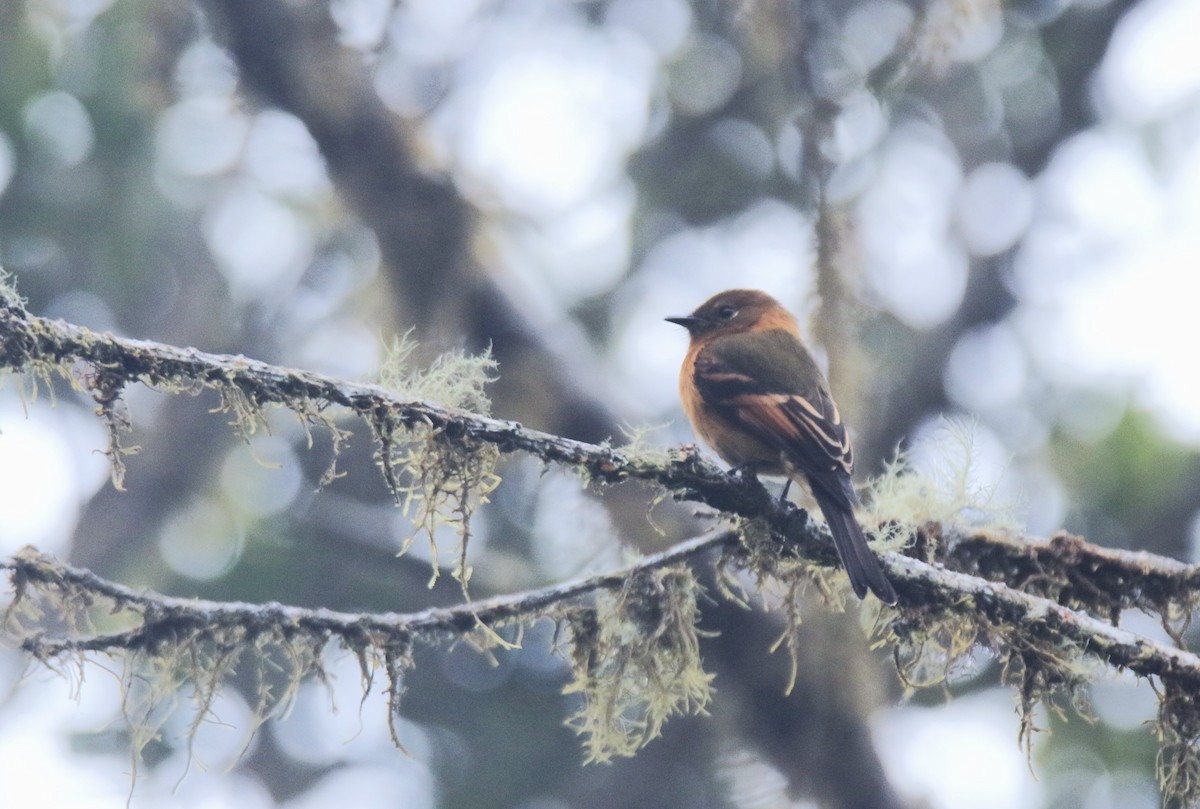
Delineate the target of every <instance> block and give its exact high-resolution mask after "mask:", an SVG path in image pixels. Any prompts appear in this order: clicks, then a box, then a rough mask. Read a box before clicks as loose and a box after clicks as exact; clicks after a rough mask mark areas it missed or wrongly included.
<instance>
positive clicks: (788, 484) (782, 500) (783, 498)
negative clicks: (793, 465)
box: [779, 478, 792, 503]
mask: <svg viewBox="0 0 1200 809" xmlns="http://www.w3.org/2000/svg"><path fill="white" fill-rule="evenodd" d="M791 488H792V479H791V478H788V479H787V482H786V483H784V484H783V491H782V492H780V493H779V502H780V503H786V502H787V496H788V490H789V489H791Z"/></svg>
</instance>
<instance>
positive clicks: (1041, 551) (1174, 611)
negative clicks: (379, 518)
mask: <svg viewBox="0 0 1200 809" xmlns="http://www.w3.org/2000/svg"><path fill="white" fill-rule="evenodd" d="M76 363H84V364H86V365H88V366H91V367H92V368H94V369H97V370H99V371H102V373H100V374H98V375H89V374H86V373H85V374H83V375H82V383H83V384H84V385H91V384H92V382H91V380H92V379H97V380H103V391H104V392H105V395H104V397H102V398H103V399H104V402H105V403H106V405H105V406H106V407H110V408H111V400H110V399H109V398H107V396H108V394H107V392H108V391H112V390H119V389H122V388H123V386H125V385H128V384H130V383H133V382H141V383H144V384H146V385H150V386H155V387H161V388H165V389H167V390H181V391H189V392H190V391H195V390H196V389H197V387H198V386H199V387H206V386H208V387H216V388H218V389H221V390H233V391H236V392H237V393H238V395H239V397H240V398H241V399H242V401H244V402H245V403H247V405H248V406H249V407H251V408H253V409H254V410H256V411H258V410H261V409H262V408H264V407H265V406H267V405H272V404H273V405H279V406H282V407H286V408H290V409H292V410H294V411H296V412H297V413H298V414H300V415H301V416H302V417H305V418H311V417H312V416H313V415H314V414H323V413H325V412H326V411H327V410H328V408H330V407H331V406H334V405H336V406H341V407H345V408H347V409H349V410H351V411H353V412H354V413H356V414H358V415H360V416H361V417H363V418H364V419H365V420H366V421H367V422H368V424H370V425H372V427H373V428H374V429H375V431H376V433H377V434H378V433H379V432H380V429H379V425H393V426H396V427H399V428H410V427H414V426H419V427H421V428H422V429H429V430H431V431H433V432H436V434H437V436H438V441H440V442H442V443H444V444H446V445H449V446H458V447H460V448H462V449H463V450H465V451H467V452H477V451H478V448H479V447H480V446H482V445H488V446H492V447H495V448H496V449H497V450H499V452H501V453H505V454H508V453H517V452H522V453H527V454H529V455H532V456H534V457H537V458H539V459H541V460H543V461H545V462H547V463H555V464H560V465H563V466H569V467H573V468H575V469H578V470H580V471H582V472H584V473H585V474H586V475H587V476H588V477H589V478H590V479H591V480H592V481H595V482H597V483H601V484H613V483H619V482H621V481H624V480H630V479H638V480H644V481H648V482H651V483H655V484H658V485H659V486H661V487H663V488H664V489H665V490H667V491H668V492H669V493H670V495H671V496H672V497H674V498H675V499H677V500H691V501H696V502H700V503H703V504H705V505H708V506H710V507H712V508H714V509H717V510H718V511H721V512H724V513H726V514H729V515H731V516H735V517H739V518H742V519H745V520H755V521H757V522H758V523H759V524H760V525H762V526H763V527H765V528H766V529H767V530H768V531H769V532H770V533H771V534H774V535H775V536H776V537H777V538H781V539H783V541H785V542H786V543H787V544H788V545H789V546H790V547H793V548H794V552H795V554H796V555H797V556H799V557H800V558H803V559H805V560H807V561H810V562H814V563H817V564H821V565H827V566H833V565H835V564H836V556H835V554H834V551H833V547H832V545H831V544H830V543H829V541H828V539H827V536H826V535H825V533H824V531H822V530H821V529H819V528H818V527H816V526H815V525H814V524H813V523H811V522H810V521H809V519H808V515H807V514H806V512H804V511H803V510H801V509H797V508H794V507H792V506H791V505H789V504H786V503H782V504H781V503H779V502H778V501H777V500H776V499H775V498H774V497H772V496H771V495H770V494H769V493H768V492H767V491H766V490H765V489H764V488H763V487H761V486H759V485H756V484H755V483H754V482H753V481H750V482H747V481H745V480H742V479H741V478H739V477H736V476H731V475H729V474H727V473H725V472H723V471H721V470H720V469H718V468H717V467H716V466H714V465H713V464H711V463H709V462H708V461H707V460H705V458H704V457H703V456H702V455H701V454H700V453H699V452H697V451H696V450H695V449H694V448H692V447H685V448H682V449H680V450H677V451H673V452H672V453H670V455H669V457H668V458H667V459H666V460H657V459H651V458H647V457H645V456H641V455H635V454H632V453H627V452H622V451H620V450H618V449H614V448H613V447H610V446H605V445H598V444H590V443H587V442H583V441H575V440H572V439H569V438H564V437H562V436H557V435H552V434H549V433H544V432H540V431H538V430H533V429H530V428H528V427H524V426H522V425H521V424H518V423H517V422H513V421H505V420H502V419H496V418H490V417H487V416H481V415H479V414H476V413H472V412H469V411H466V410H460V409H456V408H451V407H443V406H440V405H437V404H434V403H432V402H428V401H424V400H421V399H413V398H404V397H402V396H398V395H397V394H395V393H391V392H389V391H387V390H385V389H384V388H382V387H380V386H377V385H371V384H364V383H358V382H349V381H346V380H342V379H337V378H334V377H329V376H325V375H322V374H316V373H312V372H309V371H301V370H295V369H290V368H284V367H280V366H276V365H270V364H268V363H264V362H259V361H257V360H253V359H248V358H246V357H243V356H230V355H223V354H209V353H205V352H202V351H197V350H196V349H194V348H178V347H176V346H171V345H166V344H163V343H156V342H151V341H146V340H133V339H128V338H122V337H116V336H113V335H111V334H96V333H94V332H91V331H89V330H88V329H84V328H81V327H79V326H75V325H72V324H70V323H65V322H63V321H52V320H48V319H46V318H41V317H37V316H35V315H32V314H30V313H29V312H27V311H26V310H25V308H24V306H23V305H22V304H21V302H20V301H19V300H18V299H16V298H15V297H13V296H10V295H5V296H0V370H12V371H20V370H34V371H35V372H36V373H38V374H39V375H45V373H46V370H47V369H52V370H57V371H59V372H60V373H63V374H68V373H69V372H70V369H71V368H73V367H74V366H75V364H76ZM75 381H76V382H77V383H78V381H79V377H75ZM101 415H102V416H103V415H104V414H103V413H102V414H101ZM110 426H111V425H110ZM343 438H344V434H343ZM925 540H926V542H923V543H919V544H918V546H917V547H916V548H915V549H914V550H913V551H912V552H913V554H914V555H916V556H917V557H918V558H920V559H922V560H923V561H926V562H933V561H937V562H940V563H942V564H945V565H946V566H947V567H950V568H953V569H956V570H959V571H962V572H966V573H971V574H973V575H976V576H981V577H983V578H987V579H991V580H995V581H1003V582H1006V583H1008V584H1009V585H1010V586H1014V587H1017V588H1018V589H1024V590H1028V591H1030V592H1032V593H1035V594H1038V595H1045V596H1049V597H1051V598H1054V599H1056V600H1058V601H1060V602H1062V603H1063V604H1065V605H1066V606H1070V607H1077V608H1084V609H1087V610H1088V611H1091V612H1094V613H1096V614H1099V615H1102V616H1105V617H1108V618H1110V619H1111V620H1114V621H1115V619H1116V617H1117V616H1118V615H1119V613H1120V611H1121V610H1123V609H1128V608H1138V609H1144V610H1147V611H1150V612H1153V613H1156V614H1160V615H1162V616H1163V617H1164V619H1169V618H1172V617H1178V616H1179V615H1186V614H1187V613H1188V612H1190V610H1191V609H1192V607H1193V606H1194V605H1195V604H1196V601H1197V593H1198V592H1200V569H1198V568H1197V566H1195V565H1185V564H1183V563H1181V562H1177V561H1174V560H1171V559H1166V558H1163V557H1157V556H1153V555H1151V554H1146V553H1140V552H1131V551H1121V550H1113V549H1107V548H1100V547H1098V546H1095V545H1090V544H1088V543H1086V542H1084V541H1083V540H1081V539H1078V538H1076V537H1071V536H1069V535H1065V534H1062V535H1057V536H1055V537H1054V538H1052V539H1050V540H1047V541H1038V540H1030V539H1029V538H1027V537H1012V536H1008V535H1005V534H1002V533H997V532H990V531H977V532H967V531H963V530H961V529H952V528H948V527H947V528H943V527H940V526H930V527H929V530H927V531H926V532H925ZM898 559H899V557H898V556H896V555H895V554H889V555H888V557H887V558H885V566H886V567H887V568H888V569H889V572H897V570H896V565H897V561H898ZM921 569H922V570H931V569H932V568H929V567H928V566H923V567H922V568H921ZM909 574H911V575H913V576H914V578H913V579H912V581H914V582H916V581H921V580H922V579H924V580H926V581H933V579H930V578H929V577H928V576H926V575H925V574H912V572H911V571H909ZM907 580H908V579H907V577H901V581H900V583H899V584H898V587H899V588H900V594H901V597H902V603H904V604H908V605H913V604H915V603H917V600H918V599H919V598H920V597H922V595H923V594H925V593H927V592H929V588H927V587H923V588H917V587H915V586H913V587H910V586H909V585H908V584H907V583H906V582H907Z"/></svg>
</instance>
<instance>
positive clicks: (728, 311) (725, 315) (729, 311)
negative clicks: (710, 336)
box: [717, 306, 738, 320]
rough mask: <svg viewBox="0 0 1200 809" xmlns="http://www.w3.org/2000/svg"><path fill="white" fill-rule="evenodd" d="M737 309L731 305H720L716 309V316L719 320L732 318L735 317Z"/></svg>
mask: <svg viewBox="0 0 1200 809" xmlns="http://www.w3.org/2000/svg"><path fill="white" fill-rule="evenodd" d="M737 313H738V310H737V309H735V308H734V307H732V306H722V307H721V308H720V309H718V310H717V317H719V318H721V320H733V319H734V318H735V317H737Z"/></svg>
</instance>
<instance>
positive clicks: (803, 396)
mask: <svg viewBox="0 0 1200 809" xmlns="http://www.w3.org/2000/svg"><path fill="white" fill-rule="evenodd" d="M695 382H696V388H697V390H698V391H699V392H700V395H701V397H703V399H704V402H705V404H707V405H708V406H710V407H713V408H715V409H717V410H719V411H720V412H722V413H723V414H724V415H727V416H729V417H730V418H732V419H734V420H735V421H736V422H737V423H738V424H740V425H741V426H742V427H743V428H744V429H745V430H746V431H747V432H749V433H751V434H752V435H754V436H755V437H756V438H758V439H759V440H760V441H762V442H764V443H766V444H768V445H770V446H772V447H776V448H778V449H779V451H780V453H781V455H782V456H783V457H784V458H785V459H786V460H787V462H788V463H790V464H791V465H792V466H794V467H795V468H796V470H797V471H799V472H803V473H804V474H805V476H806V477H807V478H808V480H809V482H810V483H811V485H812V486H814V487H819V488H821V489H822V490H823V493H825V494H827V495H828V497H830V498H832V499H833V500H834V501H835V502H838V503H839V504H845V505H846V506H849V505H851V504H852V503H853V502H854V500H855V497H854V490H853V488H852V487H851V486H850V473H851V471H852V470H853V468H854V455H853V451H852V449H851V446H850V437H849V436H848V435H847V434H846V427H845V425H844V424H842V418H841V415H840V414H839V413H838V409H837V405H836V404H834V401H833V397H831V396H830V395H829V391H828V390H827V389H826V387H825V380H824V377H823V376H822V374H821V372H820V369H819V368H817V365H816V362H815V361H814V360H813V358H812V356H811V355H810V354H809V353H808V351H807V350H806V349H805V348H804V346H803V345H802V344H801V343H800V341H799V340H798V339H796V337H795V336H793V335H792V334H790V333H788V332H786V331H783V330H781V329H780V330H770V331H763V332H747V333H743V334H738V335H732V336H729V337H723V338H720V339H717V340H714V341H713V342H712V343H711V344H710V345H709V346H708V347H706V348H705V349H704V350H703V351H701V352H700V354H699V356H697V358H696V372H695Z"/></svg>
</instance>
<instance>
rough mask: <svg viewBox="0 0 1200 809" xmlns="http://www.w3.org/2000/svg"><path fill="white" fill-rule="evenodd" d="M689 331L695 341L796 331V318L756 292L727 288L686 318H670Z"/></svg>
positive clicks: (768, 297) (770, 298)
mask: <svg viewBox="0 0 1200 809" xmlns="http://www.w3.org/2000/svg"><path fill="white" fill-rule="evenodd" d="M667 320H668V321H669V322H671V323H677V324H678V325H680V326H683V327H684V328H685V329H687V330H688V333H689V334H690V335H691V336H692V339H693V340H703V339H706V338H711V337H715V336H718V335H722V334H737V333H739V332H744V331H752V330H753V331H760V330H765V329H786V330H788V331H795V330H796V319H795V318H793V317H792V315H791V313H790V312H788V311H787V310H786V309H784V308H783V307H782V306H781V305H780V304H779V301H777V300H775V299H774V298H772V297H771V296H770V295H768V294H767V293H765V292H762V291H760V290H757V289H727V290H725V291H724V292H718V293H717V294H716V295H713V296H712V297H711V298H709V299H708V300H706V301H705V302H704V303H702V304H700V305H699V306H698V307H696V311H694V312H692V313H691V314H690V315H688V316H686V317H668V318H667Z"/></svg>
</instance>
